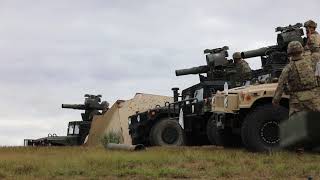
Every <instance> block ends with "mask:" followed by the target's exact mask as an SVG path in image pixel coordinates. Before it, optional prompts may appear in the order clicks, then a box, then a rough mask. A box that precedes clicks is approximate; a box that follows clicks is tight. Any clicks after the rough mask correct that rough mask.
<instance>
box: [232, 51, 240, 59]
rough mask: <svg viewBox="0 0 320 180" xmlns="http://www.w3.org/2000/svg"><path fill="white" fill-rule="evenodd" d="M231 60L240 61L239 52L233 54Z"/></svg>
mask: <svg viewBox="0 0 320 180" xmlns="http://www.w3.org/2000/svg"><path fill="white" fill-rule="evenodd" d="M232 58H233V59H241V53H240V52H235V53H233V55H232Z"/></svg>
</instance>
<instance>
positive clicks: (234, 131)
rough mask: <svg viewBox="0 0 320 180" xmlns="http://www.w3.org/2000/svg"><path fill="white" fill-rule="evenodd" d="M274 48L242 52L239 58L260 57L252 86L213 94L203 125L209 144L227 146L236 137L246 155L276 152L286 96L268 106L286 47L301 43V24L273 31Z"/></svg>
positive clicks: (284, 117) (286, 112)
mask: <svg viewBox="0 0 320 180" xmlns="http://www.w3.org/2000/svg"><path fill="white" fill-rule="evenodd" d="M276 32H279V33H278V34H277V45H275V46H269V47H263V48H260V49H256V50H251V51H245V52H242V53H241V55H242V57H243V58H252V57H259V56H260V57H261V63H262V69H260V70H256V71H255V74H256V77H258V78H255V79H253V84H251V85H248V86H243V87H238V88H233V89H226V90H224V91H220V92H217V93H216V94H215V95H214V96H213V98H212V111H213V115H212V117H211V118H210V120H209V122H208V124H207V131H208V137H209V139H210V140H211V142H212V143H213V144H217V145H223V146H228V145H232V144H234V143H238V141H239V139H240V137H241V140H242V143H243V144H244V146H245V147H246V148H247V149H248V150H250V151H270V150H275V149H278V148H279V141H280V139H279V123H280V122H281V121H282V120H285V119H287V118H288V106H289V105H288V104H289V103H288V98H289V96H288V95H284V96H283V97H282V100H281V101H280V106H277V107H276V106H273V105H272V98H273V95H274V92H275V89H276V87H277V83H276V82H277V78H278V77H279V76H280V74H281V72H282V69H283V68H284V66H285V65H286V64H287V63H288V57H287V53H286V52H287V51H286V50H287V46H288V44H289V42H291V41H300V42H301V43H304V38H303V37H302V36H303V35H304V32H303V29H302V24H300V23H298V24H296V25H293V26H292V25H289V26H286V27H278V28H276Z"/></svg>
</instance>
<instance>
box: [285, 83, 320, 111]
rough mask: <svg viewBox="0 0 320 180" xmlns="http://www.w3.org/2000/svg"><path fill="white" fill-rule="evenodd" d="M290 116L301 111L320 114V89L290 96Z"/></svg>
mask: <svg viewBox="0 0 320 180" xmlns="http://www.w3.org/2000/svg"><path fill="white" fill-rule="evenodd" d="M289 106H290V110H289V116H290V115H292V114H294V113H296V112H300V111H317V112H320V87H317V88H314V89H311V90H308V91H302V92H297V93H294V94H293V95H291V96H290V102H289Z"/></svg>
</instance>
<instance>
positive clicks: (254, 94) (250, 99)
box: [212, 83, 289, 113]
mask: <svg viewBox="0 0 320 180" xmlns="http://www.w3.org/2000/svg"><path fill="white" fill-rule="evenodd" d="M277 85H278V84H277V83H270V84H259V85H250V86H244V87H238V88H233V89H229V91H228V95H226V94H225V93H224V92H222V91H219V92H217V94H215V98H214V99H215V100H214V102H213V106H212V111H216V112H228V113H234V112H237V111H238V110H240V109H244V108H251V106H252V105H253V104H254V102H256V101H257V100H259V99H262V98H272V97H273V95H274V92H275V90H276V88H277ZM225 98H228V104H227V107H225V103H224V102H225ZM282 98H289V96H288V95H283V96H282Z"/></svg>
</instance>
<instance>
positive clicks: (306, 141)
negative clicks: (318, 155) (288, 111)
mask: <svg viewBox="0 0 320 180" xmlns="http://www.w3.org/2000/svg"><path fill="white" fill-rule="evenodd" d="M319 129H320V112H299V113H296V114H294V115H292V116H291V117H290V118H289V119H288V120H286V121H283V122H282V123H281V124H280V146H281V147H282V148H291V147H297V146H299V147H301V146H302V147H309V148H313V147H319V146H320V131H319Z"/></svg>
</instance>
